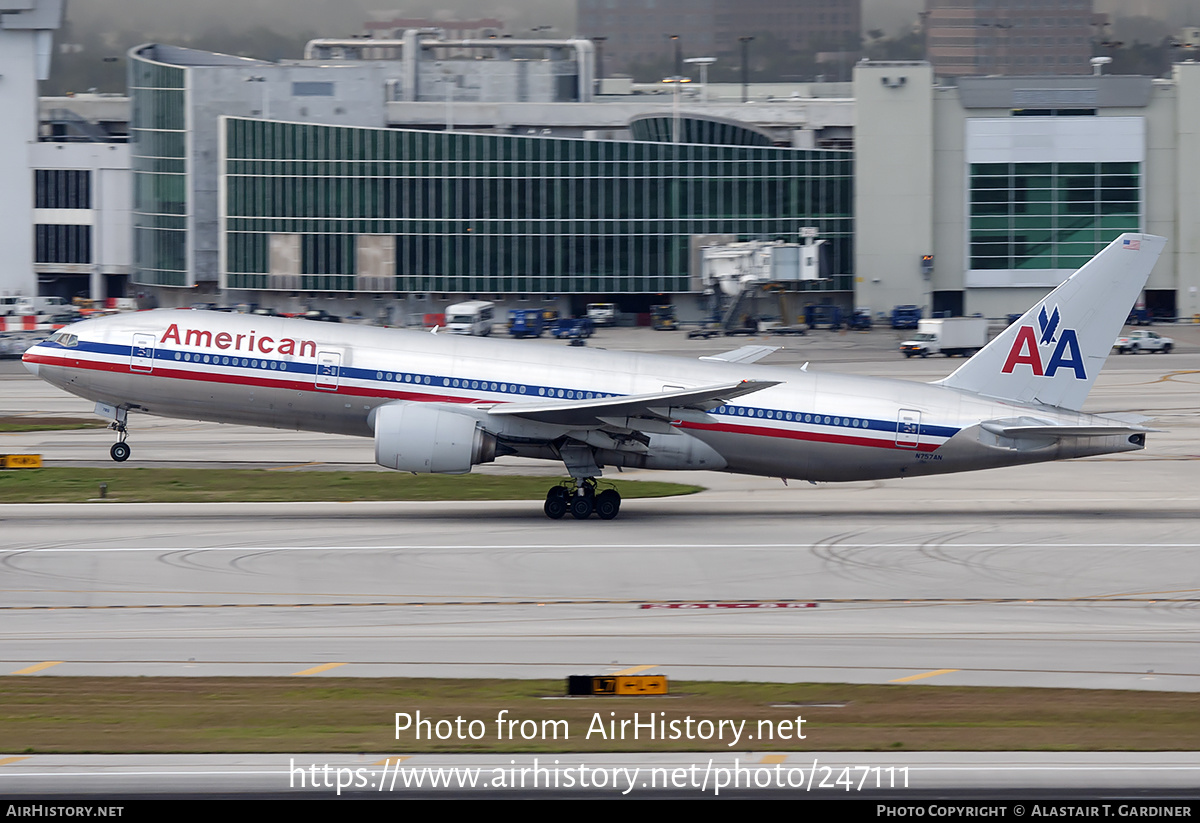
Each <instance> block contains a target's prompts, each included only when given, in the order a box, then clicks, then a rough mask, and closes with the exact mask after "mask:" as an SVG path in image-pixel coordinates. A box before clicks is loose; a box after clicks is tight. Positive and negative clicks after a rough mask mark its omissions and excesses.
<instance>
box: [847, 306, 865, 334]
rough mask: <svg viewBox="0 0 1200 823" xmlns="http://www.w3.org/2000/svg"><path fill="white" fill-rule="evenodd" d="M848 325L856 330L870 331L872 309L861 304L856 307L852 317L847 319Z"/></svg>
mask: <svg viewBox="0 0 1200 823" xmlns="http://www.w3.org/2000/svg"><path fill="white" fill-rule="evenodd" d="M846 326H847V328H851V329H854V330H856V331H870V330H871V310H870V309H866V308H862V307H861V306H860V307H859V308H857V309H855V310H854V314H852V315H851V316H850V319H849V320H848V321H846Z"/></svg>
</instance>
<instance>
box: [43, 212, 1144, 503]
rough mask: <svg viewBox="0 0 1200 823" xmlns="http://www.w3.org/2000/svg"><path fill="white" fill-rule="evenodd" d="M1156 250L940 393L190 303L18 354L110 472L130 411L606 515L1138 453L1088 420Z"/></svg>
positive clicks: (1135, 442) (1120, 253)
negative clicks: (705, 489)
mask: <svg viewBox="0 0 1200 823" xmlns="http://www.w3.org/2000/svg"><path fill="white" fill-rule="evenodd" d="M1165 243H1166V240H1165V239H1164V238H1161V237H1155V236H1153V235H1144V234H1124V235H1121V236H1120V237H1118V238H1117V239H1116V240H1115V241H1113V243H1111V244H1110V245H1109V246H1107V247H1106V248H1105V249H1104V250H1102V251H1101V252H1100V253H1099V254H1098V255H1096V257H1095V258H1093V259H1092V260H1091V261H1089V262H1088V263H1087V264H1085V265H1084V266H1083V267H1082V268H1081V269H1080V270H1079V271H1078V272H1076V273H1075V275H1073V276H1072V277H1069V278H1068V279H1067V280H1066V281H1064V282H1063V283H1062V285H1060V286H1059V287H1058V288H1056V289H1055V290H1054V291H1052V292H1050V294H1048V295H1047V296H1046V297H1044V298H1043V299H1042V300H1040V301H1039V302H1038V303H1037V304H1035V305H1034V306H1033V307H1032V308H1031V309H1029V311H1027V312H1025V314H1024V315H1022V316H1021V319H1020V320H1019V321H1018V322H1017V323H1015V324H1013V325H1011V326H1009V327H1008V328H1007V329H1005V330H1004V331H1002V332H1001V333H1000V334H999V335H998V336H997V337H996V338H995V339H993V340H992V341H991V342H990V343H988V344H987V345H986V346H985V347H984V348H983V350H982V351H980V352H979V353H978V354H976V355H975V356H974V357H972V358H971V359H969V360H967V361H966V362H964V363H962V364H961V365H960V366H959V367H958V368H957V369H956V370H955V371H954V372H953V373H952V374H951V375H949V376H948V377H945V378H943V379H941V380H937V381H935V382H933V383H917V382H913V381H907V380H896V379H890V378H882V377H861V376H857V375H840V374H836V373H831V372H817V371H815V370H808V369H804V368H801V369H792V368H780V367H771V366H756V365H754V363H755V361H756V360H758V359H760V358H761V357H763V356H766V355H767V354H769V353H770V352H771V351H772V350H773V347H770V346H751V347H743V348H741V349H736V350H734V351H730V352H725V353H723V354H718V355H709V356H707V357H705V358H703V359H702V360H692V359H688V358H679V357H667V356H662V355H652V354H635V353H629V352H615V351H606V350H603V349H589V348H582V349H578V350H575V349H570V348H566V347H557V346H549V347H548V346H530V345H527V344H524V343H519V342H517V341H508V340H500V341H482V340H473V339H470V338H465V337H455V336H450V335H445V334H429V333H423V332H417V331H407V330H402V329H385V328H378V327H369V326H342V325H332V324H324V323H305V322H302V321H300V320H290V319H285V318H276V317H254V316H250V315H241V314H230V313H222V312H208V311H186V310H182V311H181V310H160V311H149V312H138V313H134V314H127V315H118V316H114V317H106V318H98V319H94V320H87V321H83V322H81V323H77V324H74V325H72V326H70V327H69V331H68V330H67V329H64V330H62V331H60V332H57V333H56V334H54V335H52V336H51V337H50V338H49V339H48V340H46V341H44V342H41V343H38V344H36V345H34V346H32V347H31V348H30V349H29V350H28V351H26V352H25V355H24V358H23V359H24V362H25V365H26V367H27V368H29V370H30V371H31V372H33V373H35V374H36V375H38V376H39V377H41V378H43V379H45V380H47V381H49V382H50V383H52V384H54V385H56V386H59V387H61V388H63V389H65V390H66V391H69V392H72V393H75V394H78V395H80V396H82V397H85V398H88V399H89V400H92V401H94V402H95V403H96V412H97V413H98V414H100V415H101V416H102V417H105V418H107V419H109V420H110V421H111V425H112V428H114V429H115V430H116V431H117V433H118V437H119V440H118V442H117V443H116V444H114V446H113V448H112V452H111V454H112V456H113V457H114V459H117V460H125V459H128V457H129V456H130V447H129V445H128V443H127V442H126V439H127V436H128V420H129V412H130V411H131V410H132V411H137V412H142V413H148V414H157V415H162V416H166V417H181V418H185V419H190V420H196V419H200V420H209V421H214V422H221V423H238V424H247V425H258V426H271V427H276V428H293V429H303V430H311V431H321V432H330V433H338V434H349V435H358V436H362V437H371V438H373V439H374V443H375V460H376V462H377V463H379V465H381V466H384V467H386V468H391V469H396V470H399V471H409V472H429V473H446V474H463V473H466V472H469V471H470V470H471V468H472V466H475V465H477V464H480V463H488V462H491V461H493V460H495V459H496V457H497V456H501V455H518V456H523V457H531V458H540V459H546V460H554V461H561V462H562V463H563V465H564V466H565V467H566V469H567V471H568V473H569V474H570V480H568V481H565V482H563V483H559V484H556V485H555V486H554V487H553V488H551V489H550V491H549V492H548V493H547V495H546V501H545V504H544V506H543V511H544V512H545V513H546V514H547V515H548V516H549V517H551V518H559V517H562V516H563V515H564V514H565V513H566V511H568V510H569V511H570V512H571V514H572V516H573V517H575V518H577V519H584V518H587V517H589V516H590V515H591V514H592V513H596V514H597V515H598V516H599V517H601V518H602V519H611V518H612V517H615V516H616V515H617V512H618V510H619V508H620V498H619V496H618V497H614V496H613V495H607V496H603V497H602V496H601V495H602V493H598V492H597V489H596V479H597V478H599V477H601V476H602V474H603V469H604V467H606V466H607V467H618V468H620V467H638V468H647V469H678V470H685V469H686V470H697V469H702V470H712V471H726V472H733V473H741V474H751V475H760V476H766V477H782V478H794V479H802V480H811V481H814V482H815V481H846V480H871V479H880V478H889V477H915V476H921V475H930V474H948V473H952V472H959V471H973V470H978V469H987V468H995V467H1000V466H1010V465H1020V464H1026V463H1037V462H1044V461H1049V460H1061V459H1066V458H1072V457H1084V456H1089V455H1097V454H1112V453H1117V452H1124V451H1134V450H1138V449H1142V448H1144V447H1145V438H1146V433H1147V432H1150V431H1152V429H1148V428H1146V427H1145V426H1143V425H1142V424H1141V423H1140V422H1138V421H1134V420H1131V419H1129V418H1128V417H1122V416H1112V415H1097V414H1084V413H1083V412H1081V411H1080V409H1082V407H1083V404H1084V401H1085V400H1086V399H1087V395H1088V392H1089V391H1090V389H1091V387H1092V384H1093V383H1094V381H1095V379H1096V375H1097V373H1098V371H1099V368H1100V365H1101V364H1102V363H1103V362H1104V358H1105V357H1106V356H1107V355H1108V353H1109V352H1110V350H1111V349H1112V341H1113V340H1114V339H1115V337H1116V335H1117V334H1118V333H1119V332H1120V330H1121V328H1122V324H1123V323H1124V320H1125V317H1126V315H1127V314H1128V310H1129V306H1131V305H1133V302H1134V300H1135V299H1136V298H1137V297H1138V295H1139V294H1141V292H1142V289H1143V288H1144V287H1145V284H1146V281H1147V279H1148V278H1149V275H1150V270H1151V269H1152V268H1153V266H1154V264H1155V262H1156V261H1157V259H1158V257H1159V255H1160V254H1161V253H1162V249H1163V246H1164V245H1165Z"/></svg>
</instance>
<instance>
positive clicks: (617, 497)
mask: <svg viewBox="0 0 1200 823" xmlns="http://www.w3.org/2000/svg"><path fill="white" fill-rule="evenodd" d="M619 511H621V494H620V492H618V491H617V490H616V489H605V490H604V491H602V492H600V493H599V494H598V495H596V516H597V517H599V518H600V519H601V520H612V519H613V518H614V517H616V516H617V512H619Z"/></svg>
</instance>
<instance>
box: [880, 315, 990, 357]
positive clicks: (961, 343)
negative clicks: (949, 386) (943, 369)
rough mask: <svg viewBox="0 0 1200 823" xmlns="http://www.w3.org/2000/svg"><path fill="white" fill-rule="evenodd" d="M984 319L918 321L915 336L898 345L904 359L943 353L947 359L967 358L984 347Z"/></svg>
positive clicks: (957, 318) (985, 328) (943, 318)
mask: <svg viewBox="0 0 1200 823" xmlns="http://www.w3.org/2000/svg"><path fill="white" fill-rule="evenodd" d="M987 334H988V326H987V318H986V317H939V318H934V319H932V320H921V321H920V323H919V324H918V325H917V333H916V334H914V335H913V336H912V338H911V339H909V340H905V341H904V342H903V343H901V344H900V353H901V354H903V355H904V356H905V357H928V356H929V355H931V354H944V355H946V356H947V357H955V356H958V355H962V356H964V357H970V356H971V355H972V354H974V353H975V352H977V351H979V350H980V349H982V348H983V347H984V345H986V344H987Z"/></svg>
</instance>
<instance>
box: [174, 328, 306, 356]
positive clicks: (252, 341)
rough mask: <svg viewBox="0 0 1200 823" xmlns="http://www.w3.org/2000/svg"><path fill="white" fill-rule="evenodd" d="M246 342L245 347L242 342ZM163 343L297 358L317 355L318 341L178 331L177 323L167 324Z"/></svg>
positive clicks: (201, 330) (198, 330)
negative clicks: (287, 355)
mask: <svg viewBox="0 0 1200 823" xmlns="http://www.w3.org/2000/svg"><path fill="white" fill-rule="evenodd" d="M243 341H245V348H242V343H243ZM158 342H159V343H160V344H162V343H168V342H173V343H175V345H177V346H194V347H196V348H206V349H212V348H217V349H221V350H227V351H246V352H251V353H253V352H255V351H258V352H261V353H263V354H290V355H295V356H297V357H314V358H315V357H316V356H317V344H316V343H315V342H314V341H312V340H297V339H295V338H293V337H283V338H280V339H279V340H276V339H275V338H273V337H269V336H267V335H261V336H256V333H255V331H254V330H253V329H251V330H250V332H249V333H248V334H234V333H231V332H227V331H221V332H217V333H216V334H213V332H211V331H209V330H208V329H185V330H183V331H182V332H181V331H180V330H179V324H178V323H172V324H171V325H169V326H167V330H166V331H165V332H163V336H162V337H161V338H160V339H159V341H158Z"/></svg>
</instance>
